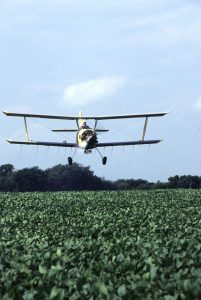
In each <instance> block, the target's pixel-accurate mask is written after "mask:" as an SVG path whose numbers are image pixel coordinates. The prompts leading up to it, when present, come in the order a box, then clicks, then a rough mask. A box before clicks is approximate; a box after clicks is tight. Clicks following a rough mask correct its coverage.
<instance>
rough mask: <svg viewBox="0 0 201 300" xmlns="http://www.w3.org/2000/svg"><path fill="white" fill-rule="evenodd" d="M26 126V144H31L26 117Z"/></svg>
mask: <svg viewBox="0 0 201 300" xmlns="http://www.w3.org/2000/svg"><path fill="white" fill-rule="evenodd" d="M24 125H25V131H26V142H27V143H28V142H29V131H28V127H27V119H26V117H24Z"/></svg>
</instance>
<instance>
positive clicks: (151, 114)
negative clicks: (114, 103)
mask: <svg viewBox="0 0 201 300" xmlns="http://www.w3.org/2000/svg"><path fill="white" fill-rule="evenodd" d="M3 113H4V114H5V115H6V116H12V117H26V118H45V119H58V120H79V119H84V120H97V121H98V120H114V119H132V118H146V117H162V116H164V115H166V114H167V113H168V112H158V113H144V114H131V115H112V116H55V115H38V114H26V113H12V112H6V111H4V112H3Z"/></svg>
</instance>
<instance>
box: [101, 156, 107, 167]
mask: <svg viewBox="0 0 201 300" xmlns="http://www.w3.org/2000/svg"><path fill="white" fill-rule="evenodd" d="M102 162H103V165H106V163H107V157H106V156H104V157H103V158H102Z"/></svg>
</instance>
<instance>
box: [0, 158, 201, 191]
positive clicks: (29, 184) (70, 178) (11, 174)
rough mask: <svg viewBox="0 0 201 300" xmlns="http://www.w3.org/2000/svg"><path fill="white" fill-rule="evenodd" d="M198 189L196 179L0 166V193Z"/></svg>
mask: <svg viewBox="0 0 201 300" xmlns="http://www.w3.org/2000/svg"><path fill="white" fill-rule="evenodd" d="M159 188H160V189H167V188H187V189H189V188H192V189H198V188H201V177H199V176H191V175H187V176H186V175H184V176H178V175H176V176H173V177H170V178H168V182H160V181H158V182H156V183H153V182H149V181H147V180H143V179H137V180H136V179H119V180H116V181H109V180H105V179H104V178H100V177H98V176H96V175H94V172H93V171H91V170H90V167H84V166H82V165H79V164H76V163H75V164H73V165H72V166H69V165H56V166H54V167H52V168H48V169H46V170H42V169H40V168H38V167H32V168H24V169H21V170H16V169H15V168H14V166H13V165H11V164H4V165H1V166H0V191H4V192H27V191H29V192H33V191H83V190H89V191H90V190H93V191H94V190H95V191H96V190H132V189H159Z"/></svg>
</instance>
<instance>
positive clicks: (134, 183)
mask: <svg viewBox="0 0 201 300" xmlns="http://www.w3.org/2000/svg"><path fill="white" fill-rule="evenodd" d="M114 184H115V186H116V188H117V189H118V190H132V189H149V188H150V186H151V184H150V183H149V182H148V181H147V180H143V179H136V180H134V179H119V180H117V181H115V182H114Z"/></svg>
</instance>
